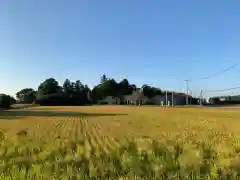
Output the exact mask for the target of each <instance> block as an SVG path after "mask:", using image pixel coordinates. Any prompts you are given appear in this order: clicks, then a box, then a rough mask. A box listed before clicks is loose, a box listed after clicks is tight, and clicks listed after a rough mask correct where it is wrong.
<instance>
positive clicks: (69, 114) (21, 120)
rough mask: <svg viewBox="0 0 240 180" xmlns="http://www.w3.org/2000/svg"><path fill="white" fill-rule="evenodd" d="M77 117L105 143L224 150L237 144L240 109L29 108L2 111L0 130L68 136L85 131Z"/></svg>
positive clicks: (51, 136) (10, 133) (239, 131)
mask: <svg viewBox="0 0 240 180" xmlns="http://www.w3.org/2000/svg"><path fill="white" fill-rule="evenodd" d="M80 119H82V121H83V122H84V123H85V124H86V127H87V128H89V129H90V130H92V131H90V130H87V131H88V133H89V132H93V133H95V135H94V136H95V137H97V136H99V137H100V138H101V139H105V140H106V142H107V144H109V146H111V143H110V142H108V141H111V140H112V139H113V140H115V139H116V140H121V139H123V138H124V137H133V138H135V139H136V140H138V141H139V142H140V141H143V142H144V143H146V142H148V141H149V140H151V139H156V140H176V139H177V140H178V141H180V142H182V143H184V144H196V143H197V142H198V141H207V142H211V143H212V144H214V145H215V146H216V147H217V148H219V150H223V149H224V148H223V147H225V148H228V147H229V146H230V145H232V144H233V143H236V142H235V137H237V136H238V135H239V134H240V128H239V127H240V109H239V110H238V109H236V108H235V109H229V108H228V109H222V108H221V109H218V108H176V107H173V108H162V107H126V106H87V107H32V108H26V109H18V110H10V111H8V112H4V113H2V115H0V129H3V130H4V131H5V133H6V136H7V137H9V138H11V137H14V136H15V135H16V134H17V132H19V131H21V130H27V131H28V135H29V136H33V137H36V139H39V138H43V137H44V138H47V139H49V140H51V139H54V137H55V136H59V137H60V138H61V139H67V138H72V137H73V136H77V134H78V133H79V134H81V133H85V132H82V131H84V130H83V129H81V128H82V126H83V123H82V121H80ZM84 127H85V125H84ZM73 134H74V135H73ZM99 141H100V140H99ZM111 142H115V141H111ZM237 143H238V142H237Z"/></svg>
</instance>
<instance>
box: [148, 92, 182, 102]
mask: <svg viewBox="0 0 240 180" xmlns="http://www.w3.org/2000/svg"><path fill="white" fill-rule="evenodd" d="M148 103H150V104H156V105H185V104H186V97H185V96H182V95H178V94H174V95H173V96H172V95H171V94H169V95H167V96H166V95H164V94H163V95H156V96H154V97H153V98H151V99H149V101H148Z"/></svg>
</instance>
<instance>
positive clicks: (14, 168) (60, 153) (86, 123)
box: [0, 106, 240, 179]
mask: <svg viewBox="0 0 240 180" xmlns="http://www.w3.org/2000/svg"><path fill="white" fill-rule="evenodd" d="M0 113H1V114H0V150H1V152H0V175H2V177H4V178H5V179H6V178H10V179H14V178H15V179H19V178H20V179H21V178H25V179H27V178H30V179H31V178H32V177H35V179H49V178H50V179H59V178H61V179H64V178H66V179H69V178H70V179H74V178H75V179H80V178H81V179H83V178H86V179H91V178H98V179H117V178H123V177H124V178H128V179H138V178H140V179H141V178H149V177H151V178H153V177H154V178H157V177H158V178H162V179H168V178H170V179H181V177H182V178H183V179H186V178H191V177H194V179H198V178H201V177H202V176H204V177H205V176H206V177H213V176H214V177H215V176H216V177H220V176H221V177H222V178H224V177H226V178H227V177H229V176H230V175H231V177H232V178H233V177H234V178H237V177H238V174H237V173H235V174H233V173H232V172H233V170H235V169H236V167H238V163H237V162H238V160H239V159H238V158H239V153H240V140H239V138H238V137H239V135H240V128H239V127H240V126H239V125H240V121H239V119H240V118H239V117H240V109H239V110H238V109H237V108H234V109H231V108H228V109H224V108H221V109H220V108H219V109H218V108H176V107H173V108H162V107H128V106H127V107H125V106H87V107H30V108H24V109H15V110H9V111H2V112H0ZM203 167H204V168H203ZM214 168H215V169H214ZM234 168H235V169H234ZM229 169H231V173H230V174H229V171H228V170H229ZM213 172H214V173H215V174H214V175H213ZM236 172H237V171H236Z"/></svg>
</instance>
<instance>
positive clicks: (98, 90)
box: [16, 75, 175, 105]
mask: <svg viewBox="0 0 240 180" xmlns="http://www.w3.org/2000/svg"><path fill="white" fill-rule="evenodd" d="M141 88H142V89H143V93H144V95H145V96H147V97H148V98H152V97H154V96H155V95H162V94H165V92H163V91H162V90H161V89H160V88H156V87H151V86H149V85H147V84H145V85H143V86H142V87H141ZM136 89H137V86H136V85H135V84H130V83H129V81H128V80H127V79H123V80H122V81H120V82H116V81H115V79H113V78H107V77H106V75H103V76H102V77H101V80H100V84H98V85H96V86H95V87H93V89H92V90H91V89H90V88H89V87H88V85H85V84H83V83H82V82H81V81H80V80H77V81H75V82H73V81H71V80H69V79H66V80H65V81H64V83H63V84H62V85H60V84H59V82H58V81H57V80H56V79H54V78H48V79H46V80H45V81H44V82H42V83H40V85H39V87H38V89H37V91H35V90H34V89H32V88H25V89H22V90H20V91H19V92H17V94H16V97H17V98H18V100H19V101H20V102H22V103H32V102H35V103H37V104H40V105H86V104H95V103H98V101H99V100H101V99H104V98H105V97H107V96H114V97H119V98H121V97H123V96H124V95H128V94H132V92H133V91H135V90H136ZM168 93H171V92H170V91H169V92H168ZM174 93H175V92H174Z"/></svg>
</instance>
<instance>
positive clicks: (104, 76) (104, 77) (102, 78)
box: [101, 74, 108, 84]
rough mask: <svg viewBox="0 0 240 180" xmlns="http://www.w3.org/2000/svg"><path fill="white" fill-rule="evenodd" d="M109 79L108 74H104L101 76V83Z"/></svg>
mask: <svg viewBox="0 0 240 180" xmlns="http://www.w3.org/2000/svg"><path fill="white" fill-rule="evenodd" d="M107 80H108V78H107V76H106V74H103V75H102V77H101V84H102V83H105V82H107Z"/></svg>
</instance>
